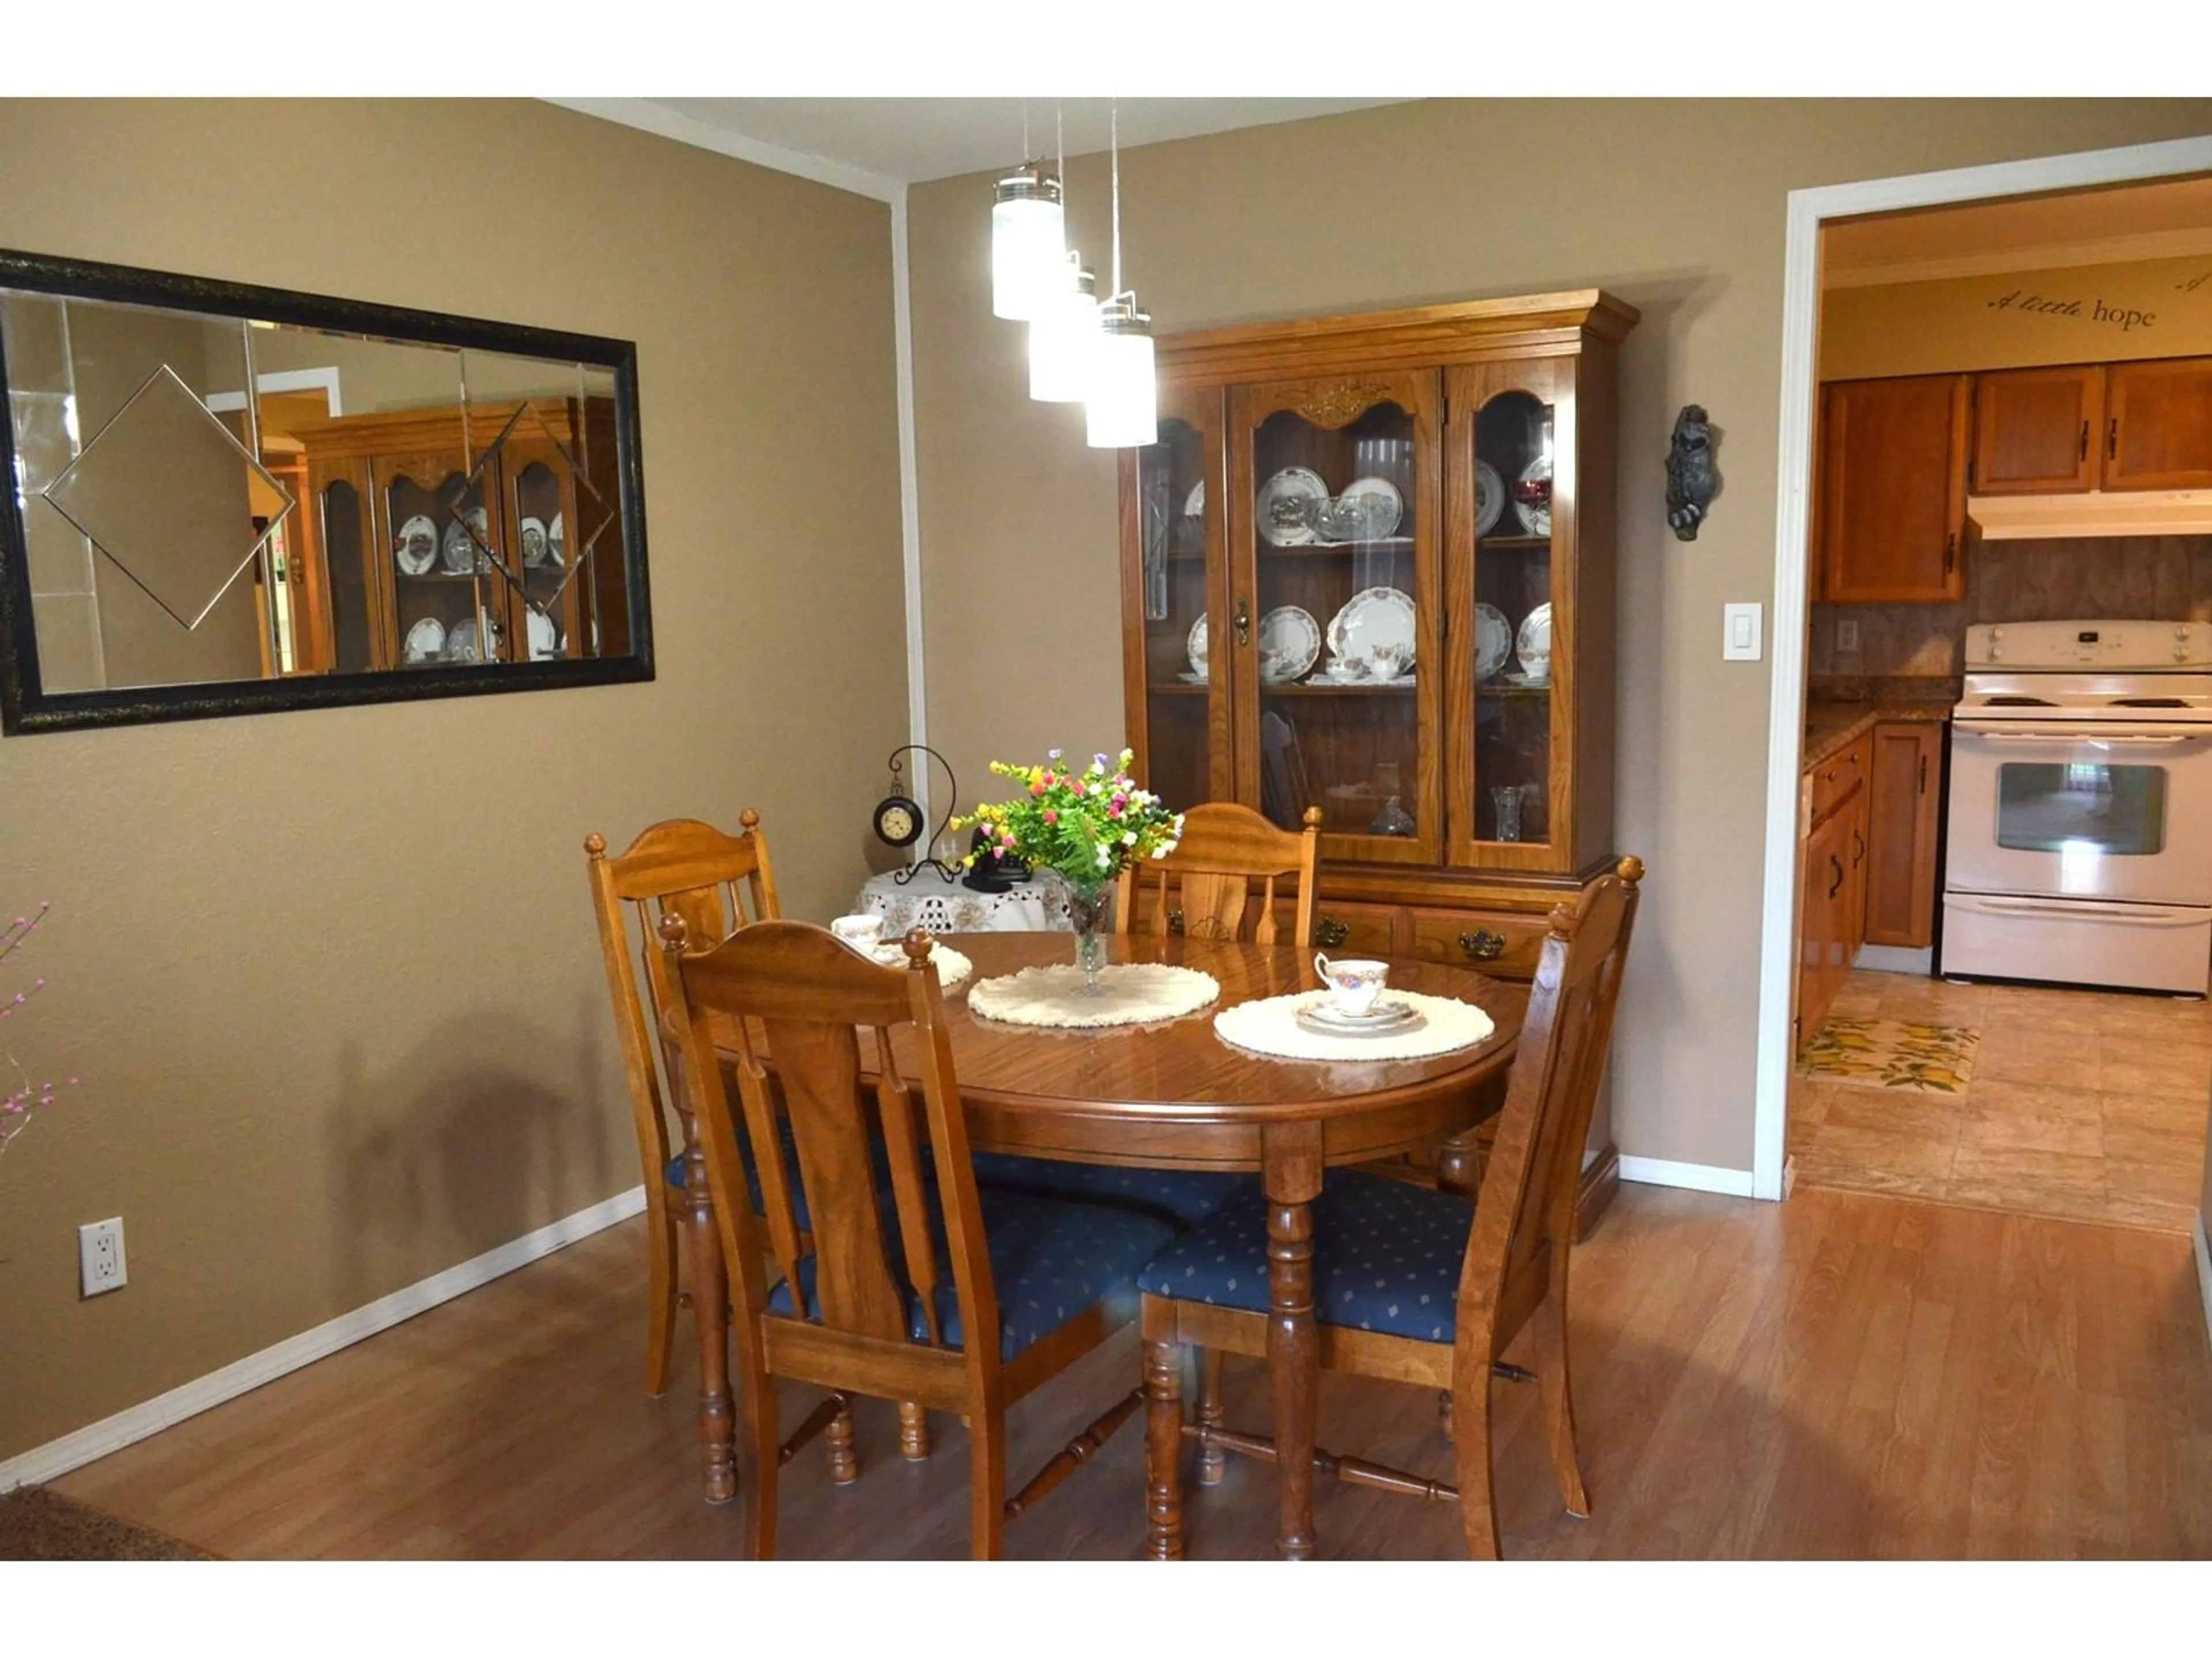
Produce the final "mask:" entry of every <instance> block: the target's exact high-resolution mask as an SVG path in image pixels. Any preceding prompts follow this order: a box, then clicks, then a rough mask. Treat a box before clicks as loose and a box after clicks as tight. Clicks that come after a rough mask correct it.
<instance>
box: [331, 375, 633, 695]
mask: <svg viewBox="0 0 2212 1659" xmlns="http://www.w3.org/2000/svg"><path fill="white" fill-rule="evenodd" d="M461 420H462V416H461V411H460V410H459V409H457V408H445V409H430V410H421V409H416V410H394V411H392V412H390V413H386V414H373V415H347V416H337V417H334V418H332V419H330V420H327V421H318V422H312V423H307V422H302V423H301V425H300V426H299V427H298V428H297V435H298V436H299V438H300V440H301V443H302V444H303V445H304V447H305V451H306V465H305V472H306V482H307V495H306V501H305V505H306V506H307V512H308V515H309V517H310V519H311V520H312V524H313V533H314V536H315V538H316V540H317V541H319V544H320V545H321V549H322V552H323V556H324V564H325V578H326V579H325V584H324V597H323V600H322V605H323V609H324V611H325V615H324V617H322V619H321V625H322V627H323V629H324V632H325V637H326V638H327V639H328V641H329V642H330V643H329V647H328V648H329V652H330V660H329V662H328V664H327V666H328V667H330V668H332V669H335V670H336V671H338V672H340V673H347V672H355V671H362V670H368V669H390V668H416V667H428V666H434V665H451V664H453V663H455V662H465V661H467V660H471V659H470V658H468V657H466V656H463V655H458V654H449V653H450V652H452V651H454V650H456V649H457V647H452V646H450V645H449V646H448V647H447V649H445V650H441V651H440V652H439V653H436V654H430V655H424V654H422V645H423V642H424V641H425V639H426V637H433V638H437V639H440V640H442V641H453V640H454V638H455V635H456V633H457V631H459V630H466V636H472V638H473V641H474V648H475V652H476V654H475V657H474V660H477V661H487V662H488V661H500V662H522V661H527V660H532V659H537V660H544V659H548V658H574V657H595V656H604V655H610V654H619V653H623V652H624V651H627V650H628V649H629V638H628V623H627V614H628V613H627V611H625V609H624V607H623V561H622V558H621V556H620V554H621V549H620V545H619V534H620V532H619V531H618V530H616V529H613V528H611V527H610V526H611V525H612V522H613V520H614V515H615V505H616V501H617V492H616V487H615V484H614V482H613V480H614V471H615V453H616V452H615V435H614V423H613V409H612V406H611V404H608V403H607V402H606V401H605V400H604V399H600V398H590V399H577V398H534V399H532V400H531V401H530V402H529V403H528V404H471V405H470V407H469V410H468V427H467V431H466V435H465V440H464V434H463V430H462V424H461ZM463 513H470V514H472V515H474V514H478V513H480V522H481V525H482V530H481V532H480V533H481V536H482V538H483V541H484V542H486V543H488V544H489V549H488V551H489V553H493V554H496V555H497V556H499V557H500V559H501V561H502V562H504V563H505V565H506V566H507V569H508V570H510V571H512V572H513V573H514V576H515V578H516V579H517V580H509V579H508V578H507V576H506V575H503V574H501V573H500V572H499V571H498V570H497V569H495V568H493V566H492V562H491V560H490V558H489V557H487V556H483V554H482V553H481V552H478V553H477V556H476V557H475V558H474V561H473V563H472V564H471V560H470V558H469V557H468V556H467V555H468V554H469V553H470V552H471V551H476V550H474V549H472V548H470V547H468V546H466V545H465V544H460V543H456V544H455V546H456V548H457V550H459V551H461V552H462V554H463V556H462V557H461V558H459V560H453V559H449V558H448V557H447V556H446V550H447V540H448V538H449V535H451V533H452V532H453V526H455V525H456V523H457V522H458V521H459V520H460V519H461V516H462V514H463ZM417 518H422V519H427V520H429V523H430V526H431V533H432V535H433V537H434V538H435V540H436V544H437V551H436V554H435V556H434V557H433V558H432V559H431V561H430V565H429V568H428V569H427V570H420V569H410V568H408V562H407V561H405V560H403V559H402V557H401V556H400V554H399V550H398V547H397V545H396V544H397V542H398V539H399V538H400V535H401V532H403V531H404V529H405V527H406V526H408V525H409V524H410V523H411V522H412V521H414V520H416V519H417ZM556 525H557V526H558V529H559V545H558V551H557V552H554V551H540V550H538V544H537V541H536V536H537V534H538V533H540V532H543V533H545V534H547V535H548V536H549V537H550V532H551V530H552V527H554V526H556ZM526 526H531V527H532V529H533V537H532V552H533V553H534V554H535V555H536V556H535V557H534V558H532V557H526V556H525V538H524V530H525V527H526ZM602 532H604V534H603V533H602ZM595 538H596V539H597V540H598V541H599V544H600V545H599V549H598V556H593V557H591V558H589V559H587V560H585V561H584V563H585V568H583V569H581V570H577V569H575V568H574V566H575V565H576V563H577V562H578V561H579V559H580V558H581V557H582V556H583V553H584V551H585V550H586V549H587V548H590V547H591V546H592V544H593V542H594V540H595ZM610 551H611V555H612V556H608V555H609V553H610ZM457 563H458V564H459V565H460V566H461V567H463V568H454V567H455V565H456V564H457ZM533 616H534V617H536V618H537V620H536V621H535V623H534V625H533V621H532V618H533ZM426 619H429V620H431V621H435V623H436V628H435V630H431V629H424V630H423V631H422V632H418V631H417V630H418V629H423V625H424V623H425V621H426ZM410 640H412V641H414V642H415V643H414V647H413V648H412V649H411V650H410Z"/></svg>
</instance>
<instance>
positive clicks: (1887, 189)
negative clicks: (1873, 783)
mask: <svg viewBox="0 0 2212 1659" xmlns="http://www.w3.org/2000/svg"><path fill="white" fill-rule="evenodd" d="M2206 171H2212V139H2203V138H2194V139H2184V140H2177V141H2174V142H2172V143H2161V144H2149V145H2142V146H2136V147H2134V148H2131V149H2117V150H2106V151H2098V152H2093V153H2089V154H2085V155H2069V156H2054V157H2048V158H2045V159H2041V160H2038V161H2023V162H2016V163H2007V164H2003V165H2000V166H1995V167H1977V168H1965V169H1960V170H1958V171H1956V172H1952V173H1928V174H1921V175H1917V176H1913V177H1907V178H1901V179H1876V180H1870V181H1866V182H1863V183H1860V184H1854V185H1832V186H1823V187H1820V188H1818V189H1812V190H1803V191H1793V192H1791V194H1790V200H1789V208H1788V243H1787V246H1788V252H1787V261H1786V267H1785V274H1784V328H1783V361H1782V367H1783V374H1782V379H1783V398H1782V422H1781V448H1780V455H1781V476H1780V477H1779V480H1778V484H1779V489H1778V516H1777V526H1776V532H1777V533H1776V564H1775V579H1774V608H1775V615H1774V619H1773V629H1772V634H1771V637H1772V639H1773V641H1774V661H1773V680H1772V691H1773V696H1772V699H1771V708H1770V728H1769V737H1768V775H1767V816H1766V860H1765V890H1764V903H1763V910H1762V923H1761V940H1760V950H1761V960H1760V996H1759V1054H1758V1091H1757V1097H1756V1105H1755V1113H1754V1135H1753V1175H1752V1182H1753V1193H1754V1194H1756V1195H1757V1196H1759V1197H1762V1198H1769V1199H1778V1198H1779V1197H1781V1196H1782V1189H1783V1170H1784V1155H1785V1139H1786V1131H1787V1124H1788V1113H1789V1104H1788V1103H1789V1097H1790V1082H1791V1079H1792V1075H1793V1073H1794V1071H1795V1063H1796V1042H1795V1041H1794V1034H1793V1030H1792V1019H1793V1011H1794V1004H1795V992H1796V969H1797V965H1798V964H1797V946H1798V937H1797V922H1798V903H1797V887H1798V884H1799V852H1800V847H1799V837H1800V821H1799V789H1800V769H1801V759H1802V755H1803V752H1804V742H1805V718H1806V713H1807V709H1806V702H1805V675H1806V670H1807V658H1808V651H1807V647H1808V632H1807V629H1808V618H1809V611H1810V592H1809V587H1808V550H1809V539H1810V538H1809V537H1808V513H1809V507H1810V503H1811V500H1812V475H1813V465H1814V407H1815V401H1816V395H1817V373H1816V368H1817V364H1816V347H1817V340H1818V319H1819V315H1820V249H1821V234H1822V229H1823V227H1824V225H1825V224H1826V223H1827V222H1832V221H1836V220H1842V219H1848V218H1855V217H1858V216H1866V215H1875V214H1885V213H1899V212H1904V211H1909V210H1921V209H1928V208H1933V207H1938V206H1942V205H1945V204H1965V203H1974V202H1983V201H1988V200H1992V199H1995V198H2001V197H2024V196H2028V195H2033V194H2035V193H2039V192H2049V191H2067V190H2088V189H2095V188H2098V187H2100V186H2106V185H2118V184H2124V183H2126V182H2129V181H2133V180H2147V179H2162V178H2172V177H2177V176H2180V175H2185V174H2189V173H2203V172H2206Z"/></svg>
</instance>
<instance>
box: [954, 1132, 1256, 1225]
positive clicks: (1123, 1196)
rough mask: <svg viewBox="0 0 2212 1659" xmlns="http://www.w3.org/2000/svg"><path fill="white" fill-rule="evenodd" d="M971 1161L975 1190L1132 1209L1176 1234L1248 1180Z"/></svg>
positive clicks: (997, 1157)
mask: <svg viewBox="0 0 2212 1659" xmlns="http://www.w3.org/2000/svg"><path fill="white" fill-rule="evenodd" d="M974 1161H975V1182H976V1184H977V1185H978V1186H982V1187H995V1188H1000V1189H1002V1190H1004V1191H1006V1192H1013V1193H1026V1194H1029V1195H1030V1197H1032V1198H1058V1199H1066V1200H1071V1201H1073V1202H1074V1203H1078V1204H1106V1205H1110V1206H1113V1207H1115V1209H1123V1210H1135V1211H1138V1212H1141V1213H1143V1214H1146V1215H1149V1216H1152V1217H1154V1218H1157V1219H1158V1220H1161V1221H1165V1222H1167V1223H1169V1224H1170V1225H1173V1226H1174V1227H1175V1228H1176V1231H1182V1229H1184V1228H1186V1227H1195V1226H1196V1225H1198V1224H1199V1223H1200V1222H1201V1221H1203V1220H1205V1219H1206V1218H1207V1217H1208V1216H1210V1215H1212V1213H1213V1212H1215V1211H1216V1210H1218V1209H1219V1208H1220V1207H1221V1206H1223V1205H1224V1204H1226V1203H1227V1202H1228V1201H1229V1200H1230V1198H1231V1195H1233V1194H1235V1193H1236V1192H1237V1189H1238V1188H1240V1187H1242V1186H1243V1185H1244V1184H1246V1183H1247V1182H1249V1181H1250V1179H1251V1177H1250V1176H1237V1175H1219V1174H1216V1173H1215V1172H1214V1171H1212V1170H1121V1169H1116V1168H1115V1167H1114V1166H1113V1165H1112V1164H1062V1163H1059V1162H1057V1161H1055V1160H1054V1159H1051V1158H1017V1157H1015V1156H1014V1155H1012V1153H1009V1152H978V1153H976V1154H975V1160H974Z"/></svg>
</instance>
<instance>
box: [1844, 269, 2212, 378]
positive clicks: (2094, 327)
mask: <svg viewBox="0 0 2212 1659" xmlns="http://www.w3.org/2000/svg"><path fill="white" fill-rule="evenodd" d="M2207 352H2212V254H2198V255H2197V256H2196V257H2194V258H2185V259H2141V260H2135V261H2131V262H2130V263H2128V264H2111V265H2076V266H2073V267H2071V268H2069V269H2066V270H2023V271H2017V272H2012V273H2008V274H2006V275H2002V276H1955V277H1945V278H1943V279H1942V280H1940V281H1937V282H1932V283H1883V284H1880V285H1876V286H1871V287H1868V288H1839V289H1830V290H1828V291H1827V292H1826V293H1825V294H1823V295H1821V296H1820V378H1821V379H1822V380H1871V379H1874V378H1876V377H1878V376H1881V375H1884V374H1954V373H1956V372H1958V371H1960V370H1962V369H1976V368H2033V367H2035V366H2037V365H2039V364H2043V363H2118V362H2130V361H2132V360H2134V359H2136V358H2138V357H2195V356H2203V355H2204V354H2205V353H2207Z"/></svg>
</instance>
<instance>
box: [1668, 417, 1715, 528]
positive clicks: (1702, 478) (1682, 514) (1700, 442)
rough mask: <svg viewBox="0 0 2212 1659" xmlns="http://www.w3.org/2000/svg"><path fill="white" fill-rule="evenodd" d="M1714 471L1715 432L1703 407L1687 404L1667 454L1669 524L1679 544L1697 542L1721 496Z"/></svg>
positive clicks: (1676, 426)
mask: <svg viewBox="0 0 2212 1659" xmlns="http://www.w3.org/2000/svg"><path fill="white" fill-rule="evenodd" d="M1720 489H1721V478H1720V474H1719V473H1717V472H1716V471H1714V470H1713V428H1712V424H1711V422H1710V421H1708V420H1707V419H1706V418H1705V409H1704V407H1703V405H1701V404H1683V405H1682V412H1681V413H1680V414H1679V415H1677V416H1675V417H1674V447H1672V448H1670V449H1669V450H1668V452H1667V523H1668V526H1669V527H1670V528H1671V529H1672V530H1673V531H1674V537H1675V539H1676V540H1678V541H1685V542H1693V541H1695V540H1697V539H1698V526H1699V525H1700V524H1702V523H1703V522H1704V521H1705V511H1706V509H1707V508H1708V507H1711V505H1712V502H1713V497H1714V496H1716V495H1719V494H1720Z"/></svg>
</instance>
